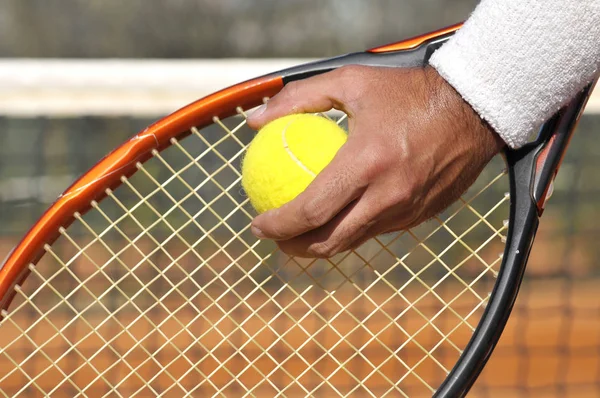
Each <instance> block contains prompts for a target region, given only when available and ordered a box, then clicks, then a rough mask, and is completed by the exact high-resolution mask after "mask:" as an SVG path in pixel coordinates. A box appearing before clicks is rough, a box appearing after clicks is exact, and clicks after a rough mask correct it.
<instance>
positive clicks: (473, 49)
mask: <svg viewBox="0 0 600 398" xmlns="http://www.w3.org/2000/svg"><path fill="white" fill-rule="evenodd" d="M431 65H432V66H433V67H434V68H436V69H437V71H438V72H439V73H440V74H441V75H442V76H443V77H444V78H445V79H446V80H447V81H448V82H449V83H450V84H451V85H452V86H453V87H454V88H455V89H456V90H457V91H458V92H459V93H460V94H461V95H462V96H463V98H464V99H465V100H466V101H467V102H469V104H471V106H472V107H473V108H474V109H475V111H477V113H479V115H480V116H481V117H482V118H483V119H485V120H486V121H487V122H488V123H489V124H490V125H491V126H492V127H493V128H494V129H495V130H496V132H497V133H498V134H499V135H500V136H501V137H502V139H503V140H504V141H505V142H506V143H507V144H508V145H510V146H511V147H513V148H514V147H519V146H521V145H523V144H524V143H525V142H527V140H528V138H529V137H530V135H531V134H532V133H534V132H535V131H537V129H539V127H540V126H541V125H542V124H543V123H544V122H545V121H546V120H547V119H548V118H549V117H550V116H551V115H552V114H553V113H555V112H556V111H557V110H558V109H560V107H561V106H562V105H564V104H565V103H567V102H568V101H569V100H570V99H571V98H572V97H573V96H574V95H575V94H576V93H577V92H578V91H579V90H581V89H582V88H583V87H584V86H585V85H586V84H587V83H589V82H590V81H591V80H592V79H593V77H594V76H595V75H596V73H598V69H599V67H600V0H578V1H572V0H483V1H482V2H481V3H480V5H479V6H478V7H477V9H476V10H475V12H474V13H473V15H472V16H471V18H469V20H468V21H467V22H466V23H465V25H464V27H463V28H461V30H460V31H459V32H458V33H457V34H456V35H455V36H454V37H453V38H452V39H451V40H450V41H449V42H448V43H446V44H445V45H444V46H442V48H441V49H440V50H438V51H437V52H436V53H435V54H434V55H433V57H432V58H431Z"/></svg>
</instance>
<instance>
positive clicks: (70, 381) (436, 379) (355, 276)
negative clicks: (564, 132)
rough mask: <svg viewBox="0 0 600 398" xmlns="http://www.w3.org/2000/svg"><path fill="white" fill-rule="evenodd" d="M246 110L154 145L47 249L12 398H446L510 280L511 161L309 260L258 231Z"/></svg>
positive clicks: (4, 378) (27, 301)
mask: <svg viewBox="0 0 600 398" xmlns="http://www.w3.org/2000/svg"><path fill="white" fill-rule="evenodd" d="M239 111H240V112H239V114H238V115H237V116H234V117H231V118H228V119H225V120H219V119H217V118H215V119H214V123H213V124H212V125H211V126H209V127H207V128H204V129H202V130H197V129H193V130H192V131H191V134H190V135H189V136H188V137H186V138H184V139H182V140H177V139H173V140H172V142H171V146H170V147H169V148H167V149H166V150H164V151H162V152H160V153H159V152H156V151H155V152H154V153H153V157H152V158H151V159H150V160H149V161H148V162H146V163H144V164H138V165H137V168H138V171H137V172H136V173H135V174H133V175H132V176H131V177H129V178H126V177H122V185H121V186H120V187H119V188H117V189H115V190H114V191H111V190H107V191H106V194H107V196H106V197H105V198H104V199H103V200H102V201H100V202H99V203H97V202H93V203H92V209H91V210H90V211H89V212H88V213H86V214H84V215H81V214H75V219H76V220H75V222H74V223H73V224H72V225H70V226H69V227H68V228H66V229H61V230H60V237H59V239H58V240H57V241H56V242H55V243H54V244H53V245H52V246H46V247H45V251H46V255H45V256H44V257H43V258H42V260H41V261H40V262H39V263H38V264H37V265H33V264H32V265H30V270H31V274H30V276H29V277H28V279H27V280H26V282H25V283H24V284H23V286H21V287H18V288H17V289H16V291H17V296H16V298H15V300H14V302H13V304H12V305H11V307H10V308H9V310H8V311H4V312H3V316H4V317H5V319H4V320H3V321H2V323H0V335H2V336H3V339H1V340H0V369H2V370H3V371H2V373H0V392H2V393H3V394H4V395H5V396H24V397H25V396H40V395H54V396H107V397H108V396H120V397H129V396H155V395H164V396H174V397H177V396H224V397H232V396H256V397H264V396H290V397H295V396H319V397H331V396H353V397H354V396H356V397H360V396H365V397H366V396H373V397H379V396H411V397H414V396H431V394H432V392H433V391H434V390H435V388H436V387H437V386H438V385H439V383H440V382H441V381H442V380H443V379H444V378H445V376H446V375H447V373H448V372H449V370H450V369H451V368H452V366H453V364H454V363H455V361H456V360H457V358H458V356H459V355H460V353H461V352H462V350H463V349H464V347H465V345H466V343H467V342H468V340H469V338H470V337H471V334H472V332H473V330H474V328H475V326H476V325H477V322H478V320H479V318H480V316H481V314H482V311H483V309H484V308H485V305H486V302H487V300H488V298H489V292H490V291H491V289H492V287H493V284H494V282H495V277H496V273H497V271H498V267H499V265H500V262H501V258H500V253H501V252H502V251H503V247H504V243H503V241H504V239H503V238H504V234H505V230H506V228H507V221H506V219H507V218H508V206H509V204H508V202H509V201H508V196H507V195H506V194H505V192H507V190H508V186H507V184H508V183H507V178H506V176H505V174H504V173H503V172H502V170H503V167H504V165H503V162H502V160H501V159H495V160H494V161H493V162H492V164H491V165H490V166H488V168H487V169H486V170H485V171H484V173H483V174H482V175H481V177H480V178H479V180H478V181H477V183H476V184H475V185H474V186H473V187H472V188H471V189H470V190H469V191H468V192H467V193H466V194H465V196H464V197H463V199H461V201H459V202H457V203H455V204H454V205H452V206H451V207H450V208H449V209H448V210H447V211H446V212H444V213H443V214H442V215H440V216H438V217H436V218H435V219H433V220H431V221H430V222H427V223H425V224H423V225H421V226H419V227H417V228H415V229H413V230H411V231H405V232H400V233H394V234H389V235H384V236H381V237H378V238H376V239H374V240H372V241H370V242H368V243H366V244H364V245H363V246H361V247H360V248H359V249H357V250H355V251H351V252H346V253H342V254H340V255H338V256H335V257H333V258H331V259H327V260H323V259H320V260H308V259H299V258H293V257H288V256H287V255H285V254H283V253H281V252H280V251H278V250H277V247H276V245H275V244H274V243H273V242H270V241H260V240H257V239H256V238H255V237H254V236H253V235H252V234H251V232H250V229H249V224H250V220H251V219H252V217H253V216H254V211H253V210H252V208H251V206H250V205H249V202H248V200H247V198H246V196H245V194H244V192H243V190H242V189H241V185H240V180H241V174H240V169H241V167H240V166H241V161H242V159H243V155H244V151H245V148H246V147H247V145H248V144H249V142H250V141H251V139H252V137H253V135H254V132H253V131H252V130H250V129H249V128H248V127H247V126H246V124H245V114H244V112H243V111H241V110H239ZM339 122H340V123H342V124H344V123H345V120H344V118H343V117H342V118H340V120H339Z"/></svg>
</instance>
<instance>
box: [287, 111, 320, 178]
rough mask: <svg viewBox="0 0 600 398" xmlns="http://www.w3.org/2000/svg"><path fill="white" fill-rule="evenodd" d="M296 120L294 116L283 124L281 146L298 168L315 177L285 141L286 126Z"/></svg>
mask: <svg viewBox="0 0 600 398" xmlns="http://www.w3.org/2000/svg"><path fill="white" fill-rule="evenodd" d="M295 121H296V118H294V119H293V120H290V122H289V123H288V124H287V126H285V128H284V129H283V131H282V132H281V141H282V143H283V148H284V149H285V151H286V152H287V153H288V155H289V156H290V158H291V159H292V160H293V161H294V162H296V164H297V165H298V166H300V168H301V169H302V170H304V171H306V172H307V173H308V174H309V175H310V176H311V177H313V178H314V177H316V176H317V175H316V174H315V173H313V172H312V170H310V169H309V168H308V167H306V165H305V164H304V163H302V161H301V160H300V159H298V158H297V157H296V155H295V154H294V152H293V151H292V150H291V149H290V146H289V144H288V142H287V139H286V137H285V134H286V133H287V130H288V128H289V127H290V126H291V125H292V123H294V122H295Z"/></svg>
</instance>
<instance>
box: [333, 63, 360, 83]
mask: <svg viewBox="0 0 600 398" xmlns="http://www.w3.org/2000/svg"><path fill="white" fill-rule="evenodd" d="M366 69H367V67H366V66H362V65H344V66H341V67H340V68H338V73H339V75H340V77H341V78H342V79H348V80H351V81H352V80H354V79H356V77H357V76H360V75H361V74H363V73H364V72H365V70H366Z"/></svg>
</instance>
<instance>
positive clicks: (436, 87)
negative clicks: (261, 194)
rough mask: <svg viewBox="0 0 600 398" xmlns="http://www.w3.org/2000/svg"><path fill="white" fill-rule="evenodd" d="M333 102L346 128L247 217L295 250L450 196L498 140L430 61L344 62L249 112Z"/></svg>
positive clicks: (257, 122) (405, 223)
mask: <svg viewBox="0 0 600 398" xmlns="http://www.w3.org/2000/svg"><path fill="white" fill-rule="evenodd" d="M331 108H335V109H339V110H341V111H343V112H345V113H346V114H348V117H349V122H348V123H349V136H348V141H347V143H346V144H345V145H344V146H343V147H342V148H341V149H340V151H339V152H338V153H337V155H336V156H335V158H334V159H333V161H332V162H331V163H330V164H329V165H328V166H327V167H326V168H325V169H324V170H323V171H322V172H321V173H320V174H319V175H318V176H317V177H316V178H315V180H314V181H313V183H312V184H311V185H310V186H309V187H308V188H307V189H306V190H305V191H304V192H303V193H301V194H300V195H298V197H297V198H296V199H294V200H293V201H291V202H290V203H288V204H286V205H284V206H282V207H281V208H279V209H275V210H271V211H268V212H266V213H264V214H262V215H259V216H258V217H256V218H255V219H254V220H253V222H252V231H253V233H254V234H255V235H256V236H258V237H259V238H267V239H274V240H276V241H277V244H278V245H279V247H280V248H281V250H283V251H284V252H286V253H288V254H290V255H295V256H299V257H331V256H333V255H335V254H337V253H340V252H342V251H345V250H348V249H353V248H356V247H358V246H359V245H360V244H362V243H363V242H365V241H366V240H368V239H370V238H372V237H374V236H377V235H380V234H382V233H386V232H391V231H398V230H404V229H408V228H410V227H413V226H416V225H418V224H420V223H422V222H423V221H426V220H427V219H429V218H431V217H433V216H435V215H436V214H438V213H439V212H441V211H442V210H443V209H444V208H446V207H447V206H449V205H450V204H452V203H453V202H454V201H456V200H457V199H458V198H459V197H460V195H461V194H462V193H463V192H464V191H465V190H466V189H467V188H468V187H469V186H470V185H471V184H472V183H473V182H474V181H475V179H476V178H477V176H478V175H479V174H480V173H481V170H482V169H483V168H484V166H485V165H486V164H487V163H488V162H489V160H490V159H491V158H492V157H493V156H494V155H495V154H497V153H498V152H499V151H500V150H501V148H502V146H503V145H504V143H503V142H502V141H501V139H500V138H499V137H498V136H497V135H496V134H495V133H494V132H493V131H492V129H491V128H490V127H489V126H488V125H487V124H486V123H485V122H483V121H482V120H481V119H480V118H479V116H478V115H477V114H476V113H475V111H474V110H473V109H472V108H471V107H470V106H469V105H468V104H467V103H466V102H465V101H464V100H463V99H462V98H461V97H460V95H459V94H458V93H457V92H456V91H454V89H453V88H452V87H451V86H450V85H449V84H448V83H446V81H445V80H444V79H443V78H442V77H441V76H439V74H438V73H437V72H436V71H435V70H434V69H433V68H431V67H426V68H424V69H422V68H416V69H399V68H379V67H363V66H347V67H343V68H340V69H337V70H335V71H332V72H329V73H325V74H322V75H319V76H315V77H312V78H309V79H306V80H302V81H299V82H295V83H291V84H288V85H287V86H286V87H285V88H284V89H283V90H282V91H281V92H280V93H279V94H278V95H276V96H275V97H273V98H272V99H271V100H270V101H269V102H268V104H267V105H266V106H265V107H263V108H262V109H259V110H257V111H255V112H254V114H252V115H251V116H250V117H249V118H248V124H249V125H250V126H251V127H252V128H255V129H258V128H260V127H261V126H263V125H264V124H266V123H267V122H269V121H271V120H273V119H276V118H278V117H281V116H284V115H286V114H290V113H308V112H323V111H327V110H330V109H331Z"/></svg>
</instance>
